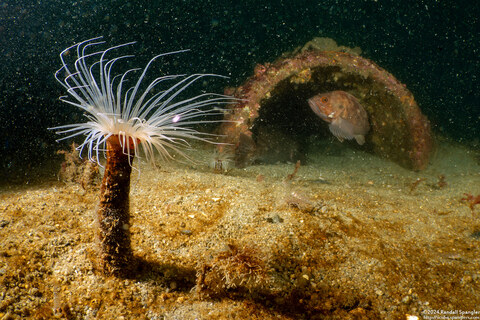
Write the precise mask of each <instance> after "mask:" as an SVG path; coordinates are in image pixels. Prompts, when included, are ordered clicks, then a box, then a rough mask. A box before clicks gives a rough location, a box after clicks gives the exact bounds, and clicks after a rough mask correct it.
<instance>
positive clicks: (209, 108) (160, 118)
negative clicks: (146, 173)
mask: <svg viewBox="0 0 480 320" xmlns="http://www.w3.org/2000/svg"><path fill="white" fill-rule="evenodd" d="M101 39H102V38H101V37H97V38H92V39H89V40H86V41H83V42H80V43H77V44H75V45H72V46H70V47H68V48H66V49H65V50H63V51H62V52H61V53H60V60H61V63H62V66H61V68H60V69H59V70H58V71H57V72H56V73H55V78H56V79H57V81H58V82H60V84H61V85H62V86H63V87H64V88H65V89H66V90H67V93H68V95H69V96H62V97H60V100H61V101H64V102H66V103H68V104H70V105H72V106H75V107H77V108H79V109H81V110H83V111H84V112H85V117H86V118H87V119H88V121H86V122H83V123H75V124H67V125H62V126H58V127H54V128H51V129H55V130H58V131H57V133H59V134H66V136H65V137H63V138H60V139H58V140H59V141H60V140H64V139H69V138H74V137H77V136H85V139H84V141H83V143H82V144H80V146H79V147H78V150H80V154H82V152H83V151H84V149H86V150H87V154H88V158H89V159H90V160H91V161H96V162H99V154H100V153H104V152H105V143H106V141H107V139H108V138H109V137H110V136H112V135H118V136H119V141H120V144H121V146H122V148H123V152H124V153H125V154H128V155H131V154H135V155H144V156H145V158H146V159H147V160H148V161H151V162H154V160H155V157H156V155H157V154H158V155H159V156H160V158H161V159H162V160H165V159H172V158H173V156H172V154H171V152H172V151H174V152H176V153H178V154H179V155H181V156H183V157H185V158H187V159H189V158H188V156H187V155H186V154H185V153H184V152H183V151H182V149H184V148H185V147H189V146H190V145H189V143H188V140H190V139H194V140H200V141H206V142H211V143H215V142H213V140H211V138H212V137H214V136H215V135H214V134H209V133H203V132H199V131H197V130H195V129H194V126H195V125H199V124H206V123H212V122H222V121H223V120H222V119H218V117H220V118H221V116H222V115H223V112H222V109H221V108H218V106H224V105H226V104H229V103H232V102H234V101H235V100H236V99H235V98H233V97H230V96H225V95H221V94H214V93H202V94H199V95H196V96H193V97H191V98H187V99H184V100H180V99H179V96H180V95H181V94H183V93H185V91H186V90H187V89H189V88H190V87H191V86H192V85H193V84H194V83H197V82H198V80H199V79H202V78H204V77H222V78H225V77H224V76H220V75H216V74H192V75H185V74H173V75H163V76H160V77H157V78H155V79H154V80H153V81H152V82H151V83H150V84H149V85H148V86H146V88H145V89H144V90H143V91H142V90H141V89H142V88H141V87H143V86H144V85H143V82H144V80H145V77H146V75H147V71H148V70H149V68H150V67H151V65H152V64H153V62H154V61H155V60H158V59H159V58H161V57H164V56H167V55H173V54H177V53H182V52H186V51H188V50H178V51H172V52H167V53H162V54H159V55H156V56H155V57H153V58H152V59H150V61H149V62H148V63H147V65H146V66H145V67H144V68H143V69H142V68H132V69H128V70H127V71H125V72H124V73H119V74H115V73H114V69H115V65H116V64H117V62H118V61H119V60H123V59H128V58H131V57H134V56H133V55H122V56H118V57H113V58H110V57H109V55H110V53H111V52H112V51H114V50H117V49H119V48H122V47H126V46H129V45H132V44H134V43H135V42H129V43H125V44H120V45H117V46H113V47H110V48H107V49H105V50H98V51H95V50H97V48H98V46H100V45H102V44H104V43H105V42H104V41H101ZM92 51H93V52H92ZM73 52H76V57H74V58H73V59H72V57H69V56H70V55H73V54H74V53H73ZM67 61H73V63H70V64H69V63H68V62H67ZM137 72H141V73H140V75H139V76H138V78H137V79H136V81H135V82H134V85H133V86H131V87H128V86H126V83H127V82H128V80H129V78H131V77H133V76H134V75H135V73H137ZM166 85H168V86H166ZM162 86H163V87H162ZM69 97H70V98H69ZM213 116H216V117H213ZM99 164H100V163H99Z"/></svg>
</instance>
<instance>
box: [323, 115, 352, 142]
mask: <svg viewBox="0 0 480 320" xmlns="http://www.w3.org/2000/svg"><path fill="white" fill-rule="evenodd" d="M328 128H329V129H330V132H331V133H332V134H333V135H334V136H335V137H336V138H337V139H338V140H339V141H340V142H343V140H345V139H347V140H350V139H353V135H352V134H351V133H350V132H348V131H349V129H350V127H349V124H348V122H346V121H344V120H343V119H337V120H335V121H333V122H332V123H330V124H329V125H328Z"/></svg>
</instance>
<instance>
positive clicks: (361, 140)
mask: <svg viewBox="0 0 480 320" xmlns="http://www.w3.org/2000/svg"><path fill="white" fill-rule="evenodd" d="M355 140H357V143H358V144H359V145H363V144H364V143H365V136H362V135H361V134H357V135H356V136H355Z"/></svg>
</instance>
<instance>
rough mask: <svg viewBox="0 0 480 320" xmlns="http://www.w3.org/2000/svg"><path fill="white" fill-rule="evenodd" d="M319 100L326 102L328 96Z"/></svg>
mask: <svg viewBox="0 0 480 320" xmlns="http://www.w3.org/2000/svg"><path fill="white" fill-rule="evenodd" d="M320 101H322V103H327V102H328V98H327V97H322V98H321V99H320Z"/></svg>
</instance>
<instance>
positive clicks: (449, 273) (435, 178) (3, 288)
mask: <svg viewBox="0 0 480 320" xmlns="http://www.w3.org/2000/svg"><path fill="white" fill-rule="evenodd" d="M328 143H329V144H330V147H329V150H334V152H322V151H321V150H322V148H318V151H316V152H315V151H312V152H311V153H310V154H309V155H308V157H307V160H308V161H307V162H306V164H304V165H302V166H301V167H300V168H299V171H298V173H297V175H296V176H295V178H294V179H293V180H292V181H285V179H286V177H287V175H288V174H290V173H292V171H293V168H294V164H293V163H283V164H269V165H253V166H249V167H247V168H245V169H235V168H233V169H231V170H229V171H227V172H225V173H220V174H219V173H214V172H213V171H212V169H211V168H209V167H208V166H206V165H203V164H197V165H188V164H187V165H185V164H180V163H175V162H170V163H167V164H161V166H160V168H157V169H154V168H152V167H150V166H148V165H140V168H141V175H140V177H139V178H138V179H137V178H136V177H137V174H135V175H134V177H133V179H132V191H131V197H130V200H131V213H132V221H131V222H132V227H131V232H132V245H133V248H134V251H135V254H136V255H137V256H138V257H139V261H141V262H140V263H139V268H138V272H137V274H136V276H135V277H134V278H132V279H115V278H105V277H103V276H102V275H101V274H100V273H99V272H98V270H97V269H96V262H95V261H96V260H95V258H96V243H95V210H96V205H97V200H98V187H89V188H87V190H84V189H83V188H82V186H81V185H79V184H76V183H63V182H60V181H47V182H44V183H36V184H34V185H29V186H27V187H24V188H22V187H16V188H5V190H3V191H2V192H1V193H0V239H1V241H0V319H54V318H64V319H263V320H267V319H409V318H408V315H414V316H418V317H419V318H420V319H428V316H434V315H435V314H437V315H438V314H439V313H442V312H448V311H450V310H451V311H456V312H457V314H461V313H462V312H473V311H475V310H476V311H479V309H480V307H479V306H480V235H479V234H480V232H479V231H480V205H479V206H476V207H475V210H474V212H473V213H472V211H471V210H470V208H469V207H468V205H467V204H466V203H465V202H464V201H461V198H462V197H463V193H472V194H474V195H477V194H479V193H480V165H479V160H478V153H476V152H474V151H473V150H469V149H467V148H465V147H462V146H459V145H456V144H455V143H451V142H448V141H442V142H439V144H438V148H437V149H438V150H437V152H436V155H435V156H434V158H433V159H432V164H431V165H430V166H429V167H428V168H427V169H426V170H424V171H421V172H413V171H409V170H406V169H404V168H401V167H399V166H398V165H396V164H394V163H392V162H389V161H387V160H383V159H380V158H378V157H376V156H374V155H371V154H368V153H364V152H361V151H354V150H353V149H349V148H348V147H346V145H342V144H340V143H338V142H333V141H329V142H328ZM193 156H194V157H197V158H199V159H200V158H201V159H204V161H206V162H209V161H211V159H212V157H213V156H212V152H211V147H210V148H209V149H208V150H207V149H206V150H198V151H196V152H194V153H193ZM440 175H444V176H445V182H446V183H447V185H446V186H442V185H441V184H440V185H439V176H440ZM418 178H421V179H425V180H422V181H421V182H420V183H418V186H417V187H416V188H413V187H412V184H413V183H414V182H415V181H416V180H417V179H418ZM477 316H479V317H480V314H478V313H477ZM410 319H414V318H410Z"/></svg>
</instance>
